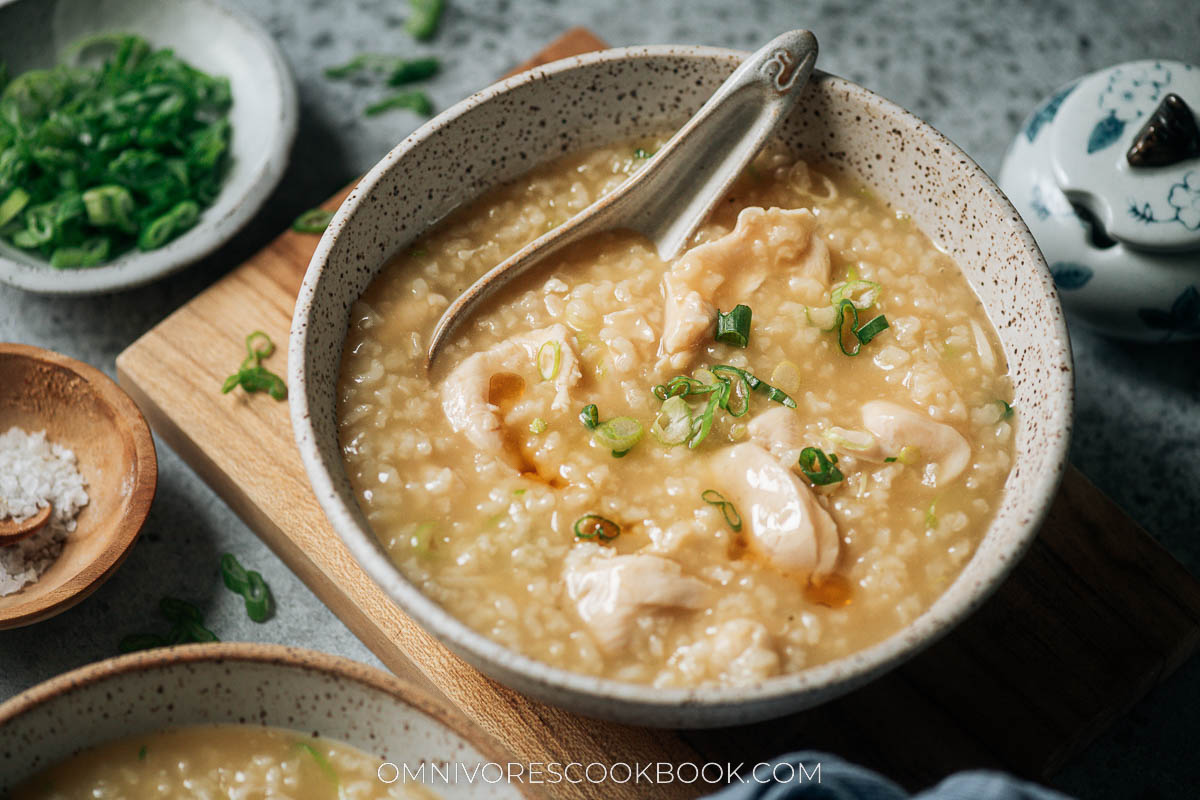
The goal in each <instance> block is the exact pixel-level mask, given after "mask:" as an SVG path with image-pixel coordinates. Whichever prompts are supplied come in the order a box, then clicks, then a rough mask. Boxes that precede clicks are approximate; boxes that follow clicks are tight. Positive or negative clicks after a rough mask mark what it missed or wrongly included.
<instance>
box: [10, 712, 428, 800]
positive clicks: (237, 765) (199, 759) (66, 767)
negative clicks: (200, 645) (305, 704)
mask: <svg viewBox="0 0 1200 800" xmlns="http://www.w3.org/2000/svg"><path fill="white" fill-rule="evenodd" d="M382 763H383V759H381V758H377V757H374V756H370V755H367V754H366V753H364V752H362V751H361V750H358V749H356V748H353V747H350V746H349V745H346V744H342V743H341V742H334V741H330V740H328V739H321V738H314V737H312V736H309V735H305V734H300V733H294V732H292V731H286V730H281V729H278V728H262V727H257V726H252V725H198V726H193V727H188V728H173V729H168V730H164V731H157V732H155V733H151V734H147V735H141V736H131V737H129V738H125V739H120V740H118V741H115V742H110V743H108V744H105V745H101V746H99V747H92V748H89V749H87V750H84V751H83V752H81V753H79V754H78V755H76V756H73V757H72V758H69V759H67V760H66V761H64V762H63V763H61V764H58V765H57V766H54V767H51V768H50V769H48V770H46V771H45V772H42V773H40V774H39V775H36V776H34V777H33V778H31V779H30V780H28V781H26V782H25V784H24V785H23V786H21V787H18V788H17V790H16V792H15V793H14V795H13V797H14V800H59V798H62V800H67V799H68V798H71V799H72V800H73V799H74V798H81V797H94V798H114V799H119V800H150V798H162V797H195V798H201V797H204V798H209V797H211V798H216V797H227V798H246V800H250V799H251V798H304V800H322V799H323V798H329V800H393V799H401V798H402V799H403V800H427V799H428V798H434V797H436V795H434V794H433V793H432V792H430V791H429V790H427V789H425V788H424V787H423V786H421V785H419V784H416V783H414V782H408V783H404V782H399V781H395V782H392V783H384V782H383V781H382V780H380V778H379V775H378V771H379V767H380V764H382Z"/></svg>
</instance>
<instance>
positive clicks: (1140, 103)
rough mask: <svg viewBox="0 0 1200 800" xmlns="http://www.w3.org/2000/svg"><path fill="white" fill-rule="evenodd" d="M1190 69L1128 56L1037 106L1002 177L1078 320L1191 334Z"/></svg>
mask: <svg viewBox="0 0 1200 800" xmlns="http://www.w3.org/2000/svg"><path fill="white" fill-rule="evenodd" d="M1195 110H1200V67H1194V66H1192V65H1190V64H1182V63H1179V62H1176V61H1133V62H1129V63H1127V64H1119V65H1117V66H1115V67H1110V68H1108V69H1105V70H1101V71H1099V72H1093V73H1091V74H1090V75H1085V76H1084V77H1082V78H1080V79H1079V80H1077V81H1074V82H1072V83H1071V84H1069V85H1067V86H1064V87H1063V88H1061V89H1059V90H1058V91H1057V92H1055V93H1054V94H1053V95H1051V96H1050V97H1049V98H1047V99H1046V100H1044V101H1043V102H1042V103H1041V104H1040V105H1039V106H1038V107H1037V108H1036V109H1035V110H1034V112H1033V113H1032V114H1031V115H1030V116H1029V118H1028V119H1027V120H1026V121H1025V123H1024V125H1022V127H1021V132H1020V133H1019V134H1018V135H1017V138H1016V139H1015V140H1014V141H1013V143H1012V145H1011V146H1010V147H1009V150H1008V153H1007V154H1006V155H1005V157H1004V165H1003V167H1001V170H1000V187H1001V188H1002V189H1003V190H1004V191H1005V193H1006V194H1008V196H1009V198H1010V199H1011V200H1012V202H1013V204H1014V205H1015V206H1016V207H1017V210H1018V211H1020V212H1021V215H1022V216H1023V217H1024V218H1025V222H1026V223H1027V224H1028V225H1029V228H1030V230H1031V231H1033V235H1034V237H1035V238H1036V239H1037V241H1038V244H1039V245H1040V246H1041V248H1042V252H1043V253H1044V254H1045V256H1046V261H1047V262H1048V263H1049V264H1050V271H1051V272H1052V273H1053V274H1054V282H1055V283H1056V284H1057V285H1058V288H1059V291H1060V294H1061V296H1062V300H1063V304H1064V305H1065V306H1066V307H1067V309H1068V311H1069V312H1071V314H1072V316H1073V317H1074V318H1076V319H1077V320H1078V321H1080V322H1083V323H1084V324H1086V325H1088V326H1089V327H1092V328H1095V329H1097V330H1099V331H1101V332H1103V333H1107V334H1110V335H1112V336H1118V337H1121V338H1126V339H1140V340H1143V341H1163V340H1180V339H1194V338H1200V128H1198V126H1197V121H1196V116H1195Z"/></svg>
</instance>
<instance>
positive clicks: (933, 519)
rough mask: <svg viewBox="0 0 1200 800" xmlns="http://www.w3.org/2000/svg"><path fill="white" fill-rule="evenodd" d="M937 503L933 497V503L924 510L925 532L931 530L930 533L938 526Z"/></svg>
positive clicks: (936, 499)
mask: <svg viewBox="0 0 1200 800" xmlns="http://www.w3.org/2000/svg"><path fill="white" fill-rule="evenodd" d="M937 501H938V498H936V497H935V498H934V500H933V502H932V503H930V504H929V507H928V508H926V509H925V529H926V530H931V531H935V530H937V526H938V518H937Z"/></svg>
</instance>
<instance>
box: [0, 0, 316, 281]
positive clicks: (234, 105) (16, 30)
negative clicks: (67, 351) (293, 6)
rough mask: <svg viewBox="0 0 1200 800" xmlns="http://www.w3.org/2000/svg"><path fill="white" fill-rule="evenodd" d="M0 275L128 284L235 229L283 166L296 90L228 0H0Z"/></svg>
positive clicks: (271, 50)
mask: <svg viewBox="0 0 1200 800" xmlns="http://www.w3.org/2000/svg"><path fill="white" fill-rule="evenodd" d="M0 54H2V55H0V282H3V283H8V284H11V285H13V286H17V287H19V288H21V289H26V290H28V291H32V292H39V293H44V294H95V293H100V292H110V291H115V290H119V289H127V288H131V287H134V286H139V285H142V284H145V283H149V282H150V281H154V280H157V279H158V278H161V277H163V276H165V275H167V274H169V273H172V272H174V271H176V270H179V269H182V268H183V267H186V266H188V265H189V264H192V263H194V262H196V261H197V260H199V259H200V258H202V257H203V256H205V255H207V254H208V253H210V252H212V251H213V250H215V249H216V248H217V247H219V246H220V245H221V244H223V243H224V242H226V241H227V240H228V239H229V238H230V237H232V236H233V235H234V234H235V233H236V232H237V231H238V230H239V229H240V228H241V227H242V226H243V225H244V224H245V223H246V222H248V221H249V220H250V218H251V217H253V216H254V214H255V212H256V211H257V210H258V209H259V208H260V207H261V206H262V204H263V203H264V202H265V201H266V199H267V197H268V195H269V194H270V193H271V191H272V190H273V189H274V188H275V186H276V184H277V183H278V182H279V179H280V177H282V175H283V172H284V169H285V167H286V165H287V159H288V154H289V152H290V150H291V145H292V140H293V139H294V138H295V133H296V122H297V101H296V89H295V83H294V81H293V78H292V75H291V72H290V70H289V69H288V66H287V63H286V62H285V61H284V58H283V55H282V54H281V53H280V52H279V49H278V47H277V46H276V44H275V42H274V41H273V40H272V39H271V37H270V35H269V34H268V33H267V32H266V31H265V30H264V29H263V28H262V27H261V26H260V25H259V24H258V23H257V22H256V21H255V20H253V19H252V18H250V17H249V16H247V15H246V14H245V13H244V12H242V11H240V10H238V9H236V8H235V7H233V6H232V5H227V4H226V3H225V2H224V0H17V1H16V2H11V3H7V4H6V3H5V2H4V0H0Z"/></svg>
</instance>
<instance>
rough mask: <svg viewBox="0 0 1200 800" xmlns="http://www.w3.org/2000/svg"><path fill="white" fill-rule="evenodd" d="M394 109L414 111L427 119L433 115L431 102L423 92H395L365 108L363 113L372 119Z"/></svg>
mask: <svg viewBox="0 0 1200 800" xmlns="http://www.w3.org/2000/svg"><path fill="white" fill-rule="evenodd" d="M394 108H407V109H408V110H409V111H415V112H417V113H418V114H421V115H422V116H426V117H427V116H429V115H430V114H432V113H433V101H432V100H430V99H429V95H427V94H425V93H424V92H416V91H408V92H397V93H396V94H394V95H392V96H391V97H385V98H384V99H382V100H380V101H379V102H377V103H372V104H371V105H369V106H367V107H366V108H364V109H363V113H364V114H366V115H367V116H368V117H373V116H375V115H376V114H382V113H383V112H385V111H391V110H392V109H394Z"/></svg>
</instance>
